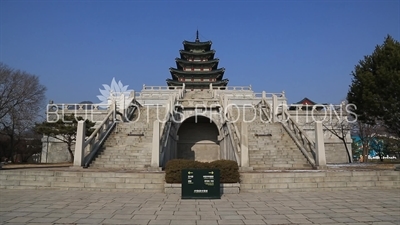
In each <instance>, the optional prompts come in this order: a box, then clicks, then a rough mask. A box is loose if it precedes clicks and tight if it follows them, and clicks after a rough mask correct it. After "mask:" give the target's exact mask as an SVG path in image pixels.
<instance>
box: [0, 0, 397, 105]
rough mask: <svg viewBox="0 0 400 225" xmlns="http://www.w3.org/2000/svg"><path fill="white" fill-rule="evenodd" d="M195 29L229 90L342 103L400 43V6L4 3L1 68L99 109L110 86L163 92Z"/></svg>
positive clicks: (51, 93) (52, 95) (51, 94)
mask: <svg viewBox="0 0 400 225" xmlns="http://www.w3.org/2000/svg"><path fill="white" fill-rule="evenodd" d="M196 29H199V32H200V39H201V40H212V42H213V48H214V49H215V50H216V57H217V58H219V59H220V67H225V68H226V72H225V76H224V77H225V78H228V79H229V80H230V82H229V85H230V86H239V85H250V84H251V85H252V87H253V89H254V90H255V91H256V92H261V91H263V90H265V91H267V92H281V91H282V90H284V91H285V92H286V94H287V97H288V102H289V103H293V102H297V101H299V100H301V99H302V98H304V97H308V98H310V99H311V100H314V101H316V102H318V103H339V102H340V101H341V100H343V99H344V98H345V97H346V94H347V91H348V86H349V85H350V83H351V76H350V73H351V71H352V70H353V68H354V66H355V65H356V64H357V63H358V62H359V60H361V59H362V58H363V56H364V55H367V54H371V53H372V51H373V50H374V48H375V46H376V45H377V44H382V43H383V40H384V38H385V36H386V35H388V34H390V35H391V36H392V37H394V38H395V39H396V40H400V1H399V0H397V1H394V0H393V1H384V0H383V1H358V0H357V1H356V0H353V1H244V0H243V1H134V0H131V1H122V0H120V1H111V0H110V1H104V0H103V1H90V0H85V1H78V0H75V1H46V0H41V1H35V0H32V1H18V0H15V1H5V0H0V61H1V62H3V63H5V64H7V65H9V66H10V67H12V68H16V69H21V70H24V71H27V72H29V73H32V74H35V75H38V76H39V77H40V80H41V83H42V84H44V85H45V86H46V87H47V88H48V91H47V93H46V96H47V100H49V99H52V100H54V101H55V102H56V103H75V102H80V101H84V100H89V101H93V102H99V100H98V99H97V97H96V96H97V95H99V94H100V92H99V88H102V84H110V82H111V80H112V78H113V77H115V78H116V80H121V81H122V83H123V84H124V85H129V89H134V90H137V91H140V90H141V88H142V85H143V84H146V85H166V83H165V79H167V78H170V73H169V70H168V68H169V67H175V61H174V59H175V57H179V49H181V48H182V41H183V40H194V39H195V36H196V35H195V33H196Z"/></svg>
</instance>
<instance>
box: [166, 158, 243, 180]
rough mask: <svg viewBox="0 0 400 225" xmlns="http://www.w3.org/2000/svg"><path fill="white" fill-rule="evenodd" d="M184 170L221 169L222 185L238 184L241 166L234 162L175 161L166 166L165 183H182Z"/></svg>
mask: <svg viewBox="0 0 400 225" xmlns="http://www.w3.org/2000/svg"><path fill="white" fill-rule="evenodd" d="M183 169H219V170H220V182H221V183H238V182H239V179H240V174H239V166H238V164H237V163H236V162H235V161H232V160H216V161H213V162H198V161H193V160H188V159H173V160H170V161H168V162H167V164H166V166H165V181H166V182H167V183H182V174H181V173H182V172H181V171H182V170H183Z"/></svg>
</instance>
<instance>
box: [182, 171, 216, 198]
mask: <svg viewBox="0 0 400 225" xmlns="http://www.w3.org/2000/svg"><path fill="white" fill-rule="evenodd" d="M196 198H202V199H220V198H221V191H220V173H219V170H218V169H184V170H182V199H196Z"/></svg>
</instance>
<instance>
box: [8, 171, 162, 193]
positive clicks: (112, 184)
mask: <svg viewBox="0 0 400 225" xmlns="http://www.w3.org/2000/svg"><path fill="white" fill-rule="evenodd" d="M164 183H165V174H164V173H163V172H93V171H78V172H77V171H44V170H32V169H30V170H25V169H20V170H0V188H3V189H4V188H7V189H15V188H18V189H49V190H50V189H53V190H54V189H56V190H87V191H92V190H94V191H110V192H116V191H121V192H125V191H129V192H151V193H162V192H163V191H164Z"/></svg>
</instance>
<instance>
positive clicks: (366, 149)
mask: <svg viewBox="0 0 400 225" xmlns="http://www.w3.org/2000/svg"><path fill="white" fill-rule="evenodd" d="M368 148H369V146H368V145H364V144H363V163H366V162H368Z"/></svg>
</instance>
